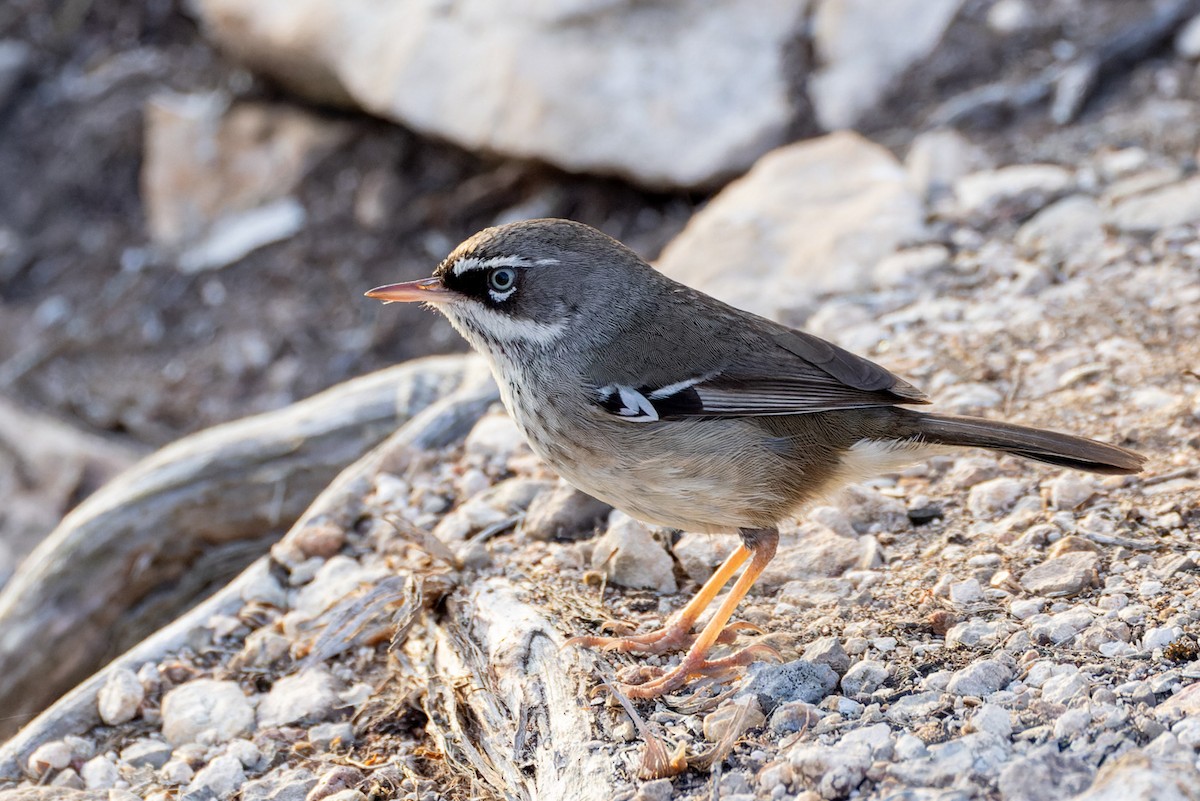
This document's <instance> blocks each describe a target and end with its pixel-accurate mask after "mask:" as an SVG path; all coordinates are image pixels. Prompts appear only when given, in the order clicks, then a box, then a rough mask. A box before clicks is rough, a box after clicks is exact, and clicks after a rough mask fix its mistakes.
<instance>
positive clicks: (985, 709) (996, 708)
mask: <svg viewBox="0 0 1200 801" xmlns="http://www.w3.org/2000/svg"><path fill="white" fill-rule="evenodd" d="M971 728H972V729H973V730H975V731H985V732H989V733H990V734H992V735H994V736H996V737H999V738H1000V739H1001V740H1007V739H1008V738H1009V737H1011V736H1012V716H1011V715H1009V714H1008V710H1007V709H1005V708H1004V707H1002V706H1000V705H998V704H983V705H982V706H979V707H978V708H976V710H975V712H974V713H973V714H972V715H971Z"/></svg>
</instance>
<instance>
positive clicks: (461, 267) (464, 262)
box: [450, 256, 558, 275]
mask: <svg viewBox="0 0 1200 801" xmlns="http://www.w3.org/2000/svg"><path fill="white" fill-rule="evenodd" d="M547 264H558V259H538V260H537V261H530V260H529V259H527V258H525V257H524V256H493V257H491V258H490V259H478V258H476V257H474V256H463V257H462V258H460V259H458V260H456V261H455V262H454V266H453V267H451V268H450V272H452V273H454V274H455V275H462V274H463V273H465V272H469V271H471V270H490V269H492V268H493V267H533V266H539V267H540V266H544V265H547Z"/></svg>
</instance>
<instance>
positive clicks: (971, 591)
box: [950, 578, 984, 606]
mask: <svg viewBox="0 0 1200 801" xmlns="http://www.w3.org/2000/svg"><path fill="white" fill-rule="evenodd" d="M982 600H984V595H983V585H981V584H980V583H979V579H973V578H970V579H967V580H966V581H956V582H953V583H952V584H951V585H950V602H951V603H955V604H958V605H960V606H962V605H965V604H974V603H979V602H980V601H982Z"/></svg>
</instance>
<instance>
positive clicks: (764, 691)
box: [742, 657, 849, 714]
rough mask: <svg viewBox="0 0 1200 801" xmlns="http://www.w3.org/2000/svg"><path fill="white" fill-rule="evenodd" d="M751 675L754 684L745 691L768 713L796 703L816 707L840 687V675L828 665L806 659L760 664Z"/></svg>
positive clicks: (744, 691) (750, 683)
mask: <svg viewBox="0 0 1200 801" xmlns="http://www.w3.org/2000/svg"><path fill="white" fill-rule="evenodd" d="M848 658H849V657H847V659H848ZM749 674H750V681H749V682H748V683H747V684H746V688H745V689H744V690H743V691H742V692H743V693H746V694H749V695H753V696H755V697H756V698H757V699H758V705H759V707H760V708H761V709H762V711H763V712H765V713H767V714H770V713H771V712H773V711H774V710H775V708H776V707H777V706H779V705H780V704H786V703H790V702H793V701H804V702H806V703H809V704H815V703H817V702H818V701H820V700H821V699H822V698H824V697H825V696H827V695H829V694H830V693H831V692H833V691H834V690H835V689H836V688H837V686H838V674H837V673H836V672H835V671H834V669H833V668H831V667H830V666H829V665H828V664H824V663H820V662H809V661H807V660H804V659H796V660H793V661H791V662H786V663H784V664H782V665H772V664H767V663H764V662H756V663H755V664H753V665H751V666H750V670H749Z"/></svg>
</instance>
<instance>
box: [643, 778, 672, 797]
mask: <svg viewBox="0 0 1200 801" xmlns="http://www.w3.org/2000/svg"><path fill="white" fill-rule="evenodd" d="M674 795H675V788H674V787H673V786H672V785H671V780H670V779H654V780H652V781H648V782H642V784H641V786H640V787H638V789H637V792H636V793H635V794H634V796H633V801H671V798H672V797H673V796H674Z"/></svg>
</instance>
